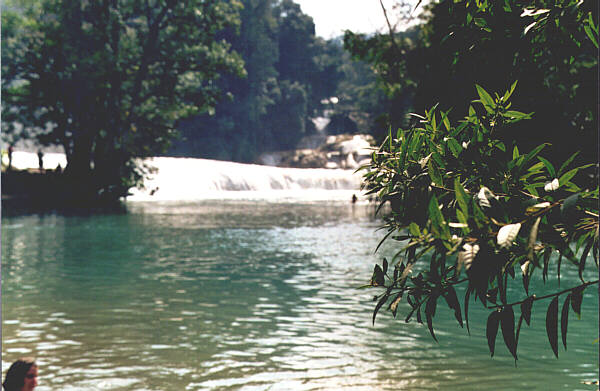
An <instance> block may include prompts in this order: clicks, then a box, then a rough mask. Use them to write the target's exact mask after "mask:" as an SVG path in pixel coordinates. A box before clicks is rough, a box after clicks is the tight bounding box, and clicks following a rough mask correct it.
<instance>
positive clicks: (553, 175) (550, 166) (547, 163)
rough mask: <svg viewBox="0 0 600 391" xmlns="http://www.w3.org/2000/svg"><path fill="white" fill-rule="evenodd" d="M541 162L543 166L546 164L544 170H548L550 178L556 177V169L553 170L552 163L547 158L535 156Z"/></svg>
mask: <svg viewBox="0 0 600 391" xmlns="http://www.w3.org/2000/svg"><path fill="white" fill-rule="evenodd" d="M537 158H538V159H539V160H540V161H541V162H542V163H544V166H546V170H548V175H549V176H550V178H556V170H554V166H553V165H552V163H550V162H549V161H548V160H547V159H544V158H543V157H541V156H538V157H537Z"/></svg>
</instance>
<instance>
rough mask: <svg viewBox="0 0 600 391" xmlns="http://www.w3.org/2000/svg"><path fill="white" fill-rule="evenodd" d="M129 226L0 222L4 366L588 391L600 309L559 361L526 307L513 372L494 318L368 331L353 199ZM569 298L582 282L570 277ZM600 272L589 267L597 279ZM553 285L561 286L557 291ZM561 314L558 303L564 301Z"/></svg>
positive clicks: (143, 382) (335, 386)
mask: <svg viewBox="0 0 600 391" xmlns="http://www.w3.org/2000/svg"><path fill="white" fill-rule="evenodd" d="M128 207H129V213H128V214H123V215H103V216H59V215H53V214H48V215H31V216H21V217H5V218H3V219H2V369H3V376H4V373H5V372H6V370H7V368H8V365H9V364H10V362H11V361H13V360H14V359H16V358H17V357H19V356H22V355H34V356H36V357H37V358H38V361H39V362H40V364H41V366H40V378H39V383H40V385H39V387H38V389H39V390H41V391H47V390H173V389H180V390H438V389H444V390H483V389H494V390H523V389H527V390H544V391H545V390H595V389H597V386H590V385H586V384H583V383H582V382H584V381H590V380H596V379H597V373H598V343H595V342H594V340H595V339H596V338H597V335H598V295H597V288H596V287H595V286H594V287H592V288H589V289H588V290H587V291H586V295H585V297H584V300H583V317H582V319H581V320H576V319H575V317H574V316H571V319H570V322H569V337H568V350H566V351H565V350H564V348H563V347H562V346H561V347H560V349H559V350H560V358H559V359H558V360H557V359H556V358H554V355H553V353H552V351H551V348H550V346H549V345H548V342H547V338H546V334H545V328H544V325H545V321H544V316H545V308H546V306H547V303H542V305H541V306H540V307H534V316H533V319H532V327H531V328H528V327H524V328H523V330H522V332H521V342H520V344H519V361H518V364H517V367H516V368H515V362H514V360H513V359H512V358H511V356H510V354H509V353H508V351H507V350H506V348H505V347H504V345H503V342H502V338H501V336H499V337H498V341H497V348H496V350H497V354H496V355H495V357H494V358H491V357H490V356H489V352H488V347H487V342H486V339H485V319H486V317H487V314H488V311H487V310H484V309H479V308H478V306H476V305H474V304H472V305H471V308H472V310H471V311H470V317H471V336H468V334H467V332H466V330H465V329H461V328H460V327H459V326H458V325H457V324H456V322H455V321H454V320H453V316H452V315H451V314H450V312H449V311H448V310H447V309H443V308H442V307H440V309H439V310H438V314H437V315H436V318H435V325H436V334H437V336H438V339H439V343H436V342H435V341H433V340H432V339H431V337H430V336H429V332H428V331H427V328H426V327H424V326H422V325H419V324H417V323H414V322H411V323H408V324H406V323H404V321H402V320H400V319H398V320H394V319H392V318H391V316H390V315H389V314H386V313H382V314H380V316H378V319H377V322H376V323H375V325H374V326H373V325H372V323H371V311H372V308H373V302H372V301H371V299H372V296H373V293H374V292H373V291H370V290H358V289H356V287H358V286H360V285H362V284H364V283H365V282H366V281H367V280H368V279H369V277H370V273H371V271H372V268H373V264H374V263H375V262H378V261H379V260H380V257H381V256H382V255H391V254H392V253H393V250H394V248H393V246H387V247H385V248H383V250H382V252H381V254H373V250H374V249H375V247H376V245H377V243H378V241H379V239H380V238H381V237H382V233H381V232H376V227H377V224H378V222H377V221H375V220H373V219H372V216H371V214H372V209H371V208H370V207H368V206H364V205H350V204H349V203H348V202H296V203H289V202H288V203H282V202H264V201H263V202H260V201H239V200H238V201H227V202H223V201H221V202H219V201H202V202H187V203H181V202H179V203H175V202H171V203H157V202H154V203H144V202H138V203H130V204H129V206H128ZM565 272H566V274H564V275H563V278H562V280H561V286H564V287H569V286H572V285H575V284H577V277H576V273H570V272H568V271H565ZM595 275H597V270H595V269H593V268H592V270H589V271H588V278H590V279H591V278H594V277H595ZM552 283H555V282H551V284H552ZM561 304H562V299H561Z"/></svg>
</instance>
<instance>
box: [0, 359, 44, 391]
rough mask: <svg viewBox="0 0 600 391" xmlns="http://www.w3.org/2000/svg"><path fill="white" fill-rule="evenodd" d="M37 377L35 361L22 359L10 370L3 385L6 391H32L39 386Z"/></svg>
mask: <svg viewBox="0 0 600 391" xmlns="http://www.w3.org/2000/svg"><path fill="white" fill-rule="evenodd" d="M37 376H38V367H37V364H36V363H35V359H33V358H31V357H24V358H20V359H18V360H17V361H15V362H14V363H12V365H11V366H10V368H8V371H7V372H6V377H5V378H4V383H2V385H3V386H4V390H5V391H31V390H33V389H34V388H35V387H36V386H37Z"/></svg>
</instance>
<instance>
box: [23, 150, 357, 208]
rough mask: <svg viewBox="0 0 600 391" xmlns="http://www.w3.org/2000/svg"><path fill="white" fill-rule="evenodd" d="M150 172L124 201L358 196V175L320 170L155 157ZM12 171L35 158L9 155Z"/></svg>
mask: <svg viewBox="0 0 600 391" xmlns="http://www.w3.org/2000/svg"><path fill="white" fill-rule="evenodd" d="M143 162H144V163H146V164H147V165H148V166H151V167H154V168H156V172H155V173H153V174H151V175H150V177H149V178H147V179H146V180H145V181H144V185H145V189H142V190H140V189H131V190H130V192H131V196H129V197H127V200H128V201H193V200H208V199H211V200H214V199H259V200H292V201H294V200H308V201H313V200H314V201H317V200H319V201H320V200H351V199H352V195H356V196H357V197H360V183H361V176H362V174H361V173H355V172H354V171H353V170H341V169H326V168H282V167H270V166H261V165H257V164H242V163H233V162H226V161H219V160H208V159H195V158H174V157H155V158H150V159H145V160H144V161H143ZM59 164H60V165H61V167H62V168H63V169H64V168H65V166H66V158H65V156H64V154H60V153H46V154H44V168H46V169H54V168H56V166H57V165H59ZM13 167H15V168H16V169H22V170H23V169H36V168H37V167H38V160H37V155H36V154H35V153H32V152H14V153H13Z"/></svg>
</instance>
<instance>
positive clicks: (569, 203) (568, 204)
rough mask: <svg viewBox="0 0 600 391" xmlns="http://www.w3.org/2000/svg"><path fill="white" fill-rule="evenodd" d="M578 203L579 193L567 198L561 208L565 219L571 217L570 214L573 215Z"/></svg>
mask: <svg viewBox="0 0 600 391" xmlns="http://www.w3.org/2000/svg"><path fill="white" fill-rule="evenodd" d="M578 201H579V193H575V194H572V195H570V196H568V197H567V198H565V200H564V201H563V204H562V205H561V206H560V213H561V214H562V216H563V218H565V219H566V218H568V217H569V213H571V212H572V211H573V209H574V208H575V206H577V202H578Z"/></svg>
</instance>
